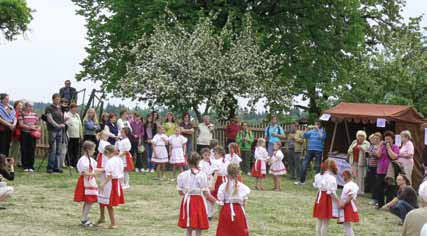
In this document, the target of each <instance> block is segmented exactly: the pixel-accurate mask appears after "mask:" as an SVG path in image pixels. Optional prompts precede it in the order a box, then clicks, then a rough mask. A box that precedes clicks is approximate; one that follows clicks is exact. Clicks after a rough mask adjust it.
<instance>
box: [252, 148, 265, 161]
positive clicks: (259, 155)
mask: <svg viewBox="0 0 427 236" xmlns="http://www.w3.org/2000/svg"><path fill="white" fill-rule="evenodd" d="M254 156H255V160H263V161H265V160H267V159H268V152H267V150H266V149H265V148H264V147H256V148H255V155H254Z"/></svg>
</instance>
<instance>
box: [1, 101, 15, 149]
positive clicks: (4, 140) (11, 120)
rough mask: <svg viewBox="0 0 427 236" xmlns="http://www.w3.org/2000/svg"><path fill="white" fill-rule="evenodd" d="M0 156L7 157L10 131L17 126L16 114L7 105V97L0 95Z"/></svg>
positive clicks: (10, 137) (10, 136)
mask: <svg viewBox="0 0 427 236" xmlns="http://www.w3.org/2000/svg"><path fill="white" fill-rule="evenodd" d="M0 102H1V103H0V154H3V155H5V156H9V148H10V142H11V139H12V131H13V130H14V129H15V127H16V124H17V119H16V114H15V110H14V109H13V107H11V106H10V105H9V95H7V94H5V93H1V94H0Z"/></svg>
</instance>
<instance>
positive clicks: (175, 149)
mask: <svg viewBox="0 0 427 236" xmlns="http://www.w3.org/2000/svg"><path fill="white" fill-rule="evenodd" d="M186 143H187V138H186V137H184V136H182V135H181V127H178V128H176V129H175V134H174V135H172V136H170V137H169V153H170V154H171V158H170V161H169V162H170V163H171V164H172V172H173V177H172V181H175V176H176V168H177V167H178V168H179V172H180V173H181V172H182V171H183V167H184V166H185V165H186V161H185V153H186V152H187V145H186Z"/></svg>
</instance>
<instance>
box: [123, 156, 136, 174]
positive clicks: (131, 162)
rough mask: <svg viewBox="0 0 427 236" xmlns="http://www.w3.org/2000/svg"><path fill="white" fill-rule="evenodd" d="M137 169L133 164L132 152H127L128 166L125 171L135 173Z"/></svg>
mask: <svg viewBox="0 0 427 236" xmlns="http://www.w3.org/2000/svg"><path fill="white" fill-rule="evenodd" d="M134 169H135V165H134V164H133V160H132V155H131V154H130V152H126V166H125V171H128V172H129V171H133V170H134Z"/></svg>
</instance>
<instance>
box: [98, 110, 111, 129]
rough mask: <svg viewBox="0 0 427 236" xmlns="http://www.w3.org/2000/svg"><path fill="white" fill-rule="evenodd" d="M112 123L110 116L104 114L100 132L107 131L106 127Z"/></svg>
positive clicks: (100, 123)
mask: <svg viewBox="0 0 427 236" xmlns="http://www.w3.org/2000/svg"><path fill="white" fill-rule="evenodd" d="M109 121H110V114H108V113H102V115H101V120H100V121H99V130H105V126H106V125H107V124H108V122H109Z"/></svg>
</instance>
